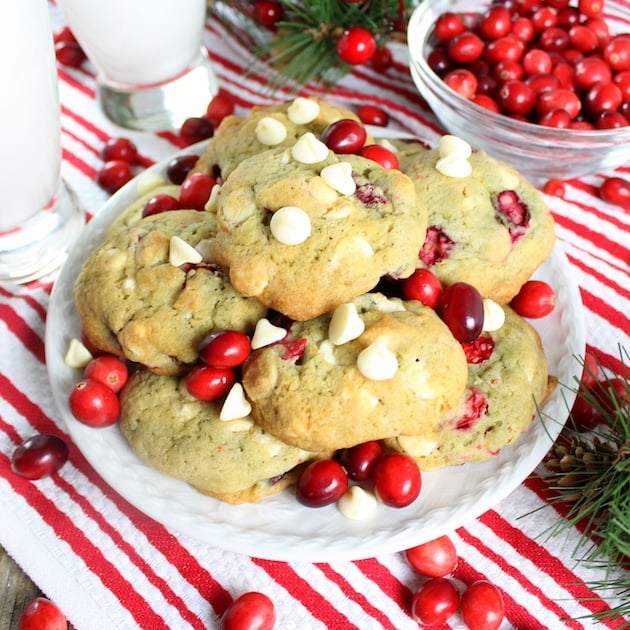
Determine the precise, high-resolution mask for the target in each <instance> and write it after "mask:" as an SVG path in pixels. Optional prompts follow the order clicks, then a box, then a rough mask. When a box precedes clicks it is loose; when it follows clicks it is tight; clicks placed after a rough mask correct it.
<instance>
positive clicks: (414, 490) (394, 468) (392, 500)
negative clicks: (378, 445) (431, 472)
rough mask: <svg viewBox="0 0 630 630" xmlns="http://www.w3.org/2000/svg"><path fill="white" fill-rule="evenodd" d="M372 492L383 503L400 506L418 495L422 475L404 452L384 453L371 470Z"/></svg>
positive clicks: (403, 505) (410, 501)
mask: <svg viewBox="0 0 630 630" xmlns="http://www.w3.org/2000/svg"><path fill="white" fill-rule="evenodd" d="M372 482H373V484H374V493H375V494H376V496H377V497H378V499H379V500H380V501H381V502H382V503H384V504H385V505H389V506H391V507H397V508H402V507H405V506H407V505H410V504H411V503H413V502H414V501H415V500H416V499H417V498H418V496H419V495H420V489H421V487H422V476H421V474H420V469H419V468H418V465H417V464H416V462H415V461H414V460H413V459H412V458H411V457H409V456H408V455H405V454H404V453H386V454H385V455H383V456H382V457H380V458H379V459H378V460H377V461H376V464H375V465H374V469H373V471H372Z"/></svg>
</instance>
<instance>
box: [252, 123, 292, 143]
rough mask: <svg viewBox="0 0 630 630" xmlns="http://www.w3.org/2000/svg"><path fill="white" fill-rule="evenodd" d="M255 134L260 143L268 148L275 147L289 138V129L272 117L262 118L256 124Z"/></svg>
mask: <svg viewBox="0 0 630 630" xmlns="http://www.w3.org/2000/svg"><path fill="white" fill-rule="evenodd" d="M254 133H255V134H256V139H257V140H258V142H260V144H264V145H265V146H268V147H274V146H276V145H277V144H280V143H281V142H284V141H285V140H286V138H287V128H286V127H285V126H284V125H283V124H282V122H280V121H279V120H278V119H277V118H273V117H272V116H265V117H264V118H261V119H260V120H259V121H258V123H257V124H256V129H255V130H254Z"/></svg>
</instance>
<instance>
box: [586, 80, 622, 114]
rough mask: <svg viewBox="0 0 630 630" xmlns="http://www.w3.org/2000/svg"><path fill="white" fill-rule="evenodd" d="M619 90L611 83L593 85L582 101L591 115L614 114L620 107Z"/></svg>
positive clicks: (602, 82)
mask: <svg viewBox="0 0 630 630" xmlns="http://www.w3.org/2000/svg"><path fill="white" fill-rule="evenodd" d="M621 100H622V97H621V90H620V89H619V87H617V86H616V85H615V84H614V83H612V82H604V81H601V82H599V83H595V85H593V86H592V87H591V88H590V89H589V90H588V92H587V93H586V97H585V99H584V104H585V107H586V109H587V110H588V111H589V112H590V113H591V114H601V113H602V112H614V111H615V110H616V109H617V108H618V107H619V106H620V105H621Z"/></svg>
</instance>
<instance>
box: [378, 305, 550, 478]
mask: <svg viewBox="0 0 630 630" xmlns="http://www.w3.org/2000/svg"><path fill="white" fill-rule="evenodd" d="M504 311H505V323H504V324H503V326H502V327H501V328H500V329H499V330H497V331H494V332H492V333H482V335H481V336H480V337H479V338H478V339H477V340H476V341H474V342H472V343H470V344H465V345H464V347H465V350H466V354H467V357H468V385H467V387H466V393H465V395H464V396H463V397H462V400H461V402H460V404H459V407H458V409H457V410H456V411H455V412H454V413H450V414H447V415H446V416H444V417H443V418H442V419H441V420H440V422H438V424H437V425H436V426H435V428H434V430H432V431H427V432H426V433H423V434H418V435H415V436H414V435H401V436H398V437H396V438H393V439H388V440H386V444H387V445H388V446H389V447H390V448H393V449H394V450H399V451H403V452H405V453H408V454H409V455H411V456H413V457H414V458H415V459H416V461H417V462H418V465H419V466H420V468H421V469H422V470H433V469H437V468H443V467H445V466H454V465H459V464H463V463H465V462H480V461H484V460H488V459H491V458H492V457H494V456H495V455H496V454H497V453H498V452H499V450H500V449H502V448H503V447H505V446H507V445H508V444H511V443H512V442H514V440H516V439H517V438H518V436H519V435H521V434H522V433H523V432H524V431H527V429H528V427H529V426H530V425H531V422H532V420H533V418H534V414H535V412H536V409H537V407H539V406H540V405H542V403H543V402H544V401H545V399H546V397H547V395H548V394H549V392H550V389H551V388H552V387H553V378H551V377H549V374H548V368H547V361H546V359H545V355H544V353H543V349H542V345H541V342H540V338H539V336H538V333H537V332H536V330H535V329H534V328H533V327H532V326H531V325H530V324H529V323H528V322H527V321H526V320H524V319H523V318H521V317H519V316H518V315H517V314H516V313H515V312H514V311H513V310H511V309H510V308H509V307H507V306H506V307H504Z"/></svg>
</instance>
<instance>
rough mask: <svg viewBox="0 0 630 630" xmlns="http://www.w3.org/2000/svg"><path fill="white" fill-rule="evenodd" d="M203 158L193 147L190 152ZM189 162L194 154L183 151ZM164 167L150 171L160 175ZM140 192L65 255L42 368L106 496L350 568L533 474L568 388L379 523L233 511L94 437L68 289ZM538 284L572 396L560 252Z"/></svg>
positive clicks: (577, 367) (575, 368)
mask: <svg viewBox="0 0 630 630" xmlns="http://www.w3.org/2000/svg"><path fill="white" fill-rule="evenodd" d="M202 148H203V145H197V146H196V147H194V149H195V150H196V151H197V152H200V151H201V149H202ZM189 152H191V149H190V148H189V149H188V150H187V151H184V152H182V153H189ZM166 164H167V161H165V162H163V163H160V164H157V165H156V166H154V167H153V170H156V171H158V172H164V170H165V167H166ZM135 186H136V185H135V182H133V181H132V182H130V183H129V184H127V185H126V186H125V187H124V188H123V189H121V190H120V191H119V192H118V193H116V194H115V195H113V196H112V197H111V199H110V200H109V201H108V202H107V203H106V204H105V205H104V207H103V208H102V210H101V211H100V212H99V213H98V214H97V215H96V216H95V218H94V219H93V220H92V221H91V222H90V223H89V224H88V226H87V227H86V229H85V231H84V233H83V235H82V237H81V239H80V242H79V243H78V244H77V245H76V246H75V247H74V249H73V250H72V251H71V252H70V255H69V257H68V260H67V262H66V263H65V265H64V267H63V268H62V270H61V272H60V275H59V278H58V280H57V283H56V284H55V287H54V290H53V293H52V296H51V300H50V308H49V312H48V320H47V327H46V361H47V366H48V373H49V378H50V382H51V386H52V391H53V394H54V397H55V400H56V402H57V405H58V406H59V409H60V410H61V414H62V417H63V419H64V421H65V423H66V425H67V427H68V431H69V433H70V435H71V436H72V439H73V440H74V442H75V444H76V445H77V447H78V448H79V449H80V450H81V452H82V453H83V455H84V456H85V457H86V459H87V460H88V461H89V462H90V464H91V465H92V466H93V467H94V469H95V470H96V471H97V472H98V473H99V474H100V475H101V476H102V477H103V479H105V481H106V482H107V483H108V484H109V485H110V486H111V487H112V488H114V489H115V490H116V491H117V492H119V493H120V494H121V495H122V496H123V497H125V498H126V499H127V500H128V501H130V502H131V503H132V504H133V505H135V506H136V507H137V508H139V509H140V510H141V511H143V512H144V513H146V514H148V515H149V516H151V517H152V518H154V519H155V520H157V521H159V522H160V523H162V524H163V525H166V526H168V527H171V528H173V529H174V530H176V531H178V532H180V533H183V534H186V535H188V536H190V537H192V538H194V539H197V540H199V541H202V542H205V543H208V544H210V545H213V546H218V547H221V548H224V549H228V550H232V551H237V552H241V553H245V554H248V555H251V556H255V557H260V558H268V559H275V560H289V561H312V562H315V561H317V562H322V561H332V560H341V559H345V560H351V559H352V560H355V559H360V558H368V557H373V556H376V555H379V554H383V553H386V552H394V551H400V550H402V549H405V548H408V547H412V546H414V545H417V544H420V543H421V542H425V541H427V540H431V539H433V538H436V537H437V536H440V535H442V534H444V533H448V532H450V531H452V530H454V529H456V528H458V527H460V526H462V525H464V524H466V523H467V522H468V521H470V520H472V519H474V518H476V517H478V516H480V515H481V514H483V513H484V512H486V511H487V510H489V509H490V508H492V507H493V506H494V505H496V504H497V503H498V502H499V501H501V500H502V499H503V498H504V497H505V496H507V495H508V494H509V493H510V492H512V490H514V489H515V488H516V487H517V486H519V485H520V484H521V482H522V481H523V480H524V479H525V478H526V477H527V476H528V475H529V474H530V472H531V471H532V470H533V469H534V468H535V467H536V466H537V464H538V463H539V462H540V460H541V459H542V458H543V457H544V455H545V454H546V453H547V451H548V450H549V447H550V446H551V444H552V442H553V440H554V439H555V437H556V436H557V435H558V433H559V432H560V429H561V427H562V424H564V421H565V419H566V417H567V409H568V408H569V406H570V405H571V404H572V402H573V397H574V395H573V394H572V391H571V390H569V389H566V388H556V390H555V392H554V393H553V395H552V396H551V397H550V399H549V400H548V401H547V402H546V403H545V405H544V407H543V410H542V412H543V413H542V416H543V418H544V421H542V422H541V420H540V419H536V421H535V422H534V424H533V425H532V426H531V428H530V429H529V430H528V431H527V433H525V434H523V435H522V436H521V437H520V438H519V440H517V442H515V443H514V444H513V445H511V446H509V447H507V448H505V449H503V450H502V451H501V452H500V453H499V455H498V456H497V457H496V458H494V459H492V460H491V461H488V462H484V463H480V464H465V465H463V466H459V467H453V468H448V469H443V470H440V471H435V472H430V473H425V474H424V475H423V488H422V492H421V495H420V497H419V498H418V499H417V500H416V501H415V502H414V503H413V504H412V505H410V506H408V507H406V508H403V509H395V508H388V507H385V506H383V505H379V507H378V510H377V513H376V515H375V517H374V518H373V519H371V520H369V521H366V522H355V521H352V520H348V519H346V518H344V517H343V516H342V515H341V514H340V513H339V512H338V510H337V508H336V507H335V506H327V507H325V508H318V509H314V508H307V507H303V506H302V505H300V504H299V503H298V502H297V500H296V499H295V497H294V496H293V494H292V493H291V492H290V491H288V490H287V491H283V492H282V493H280V494H279V495H276V496H273V497H270V498H268V499H265V500H263V501H261V502H259V503H256V504H245V505H238V506H232V505H228V504H226V503H222V502H220V501H217V500H215V499H212V498H209V497H206V496H204V495H201V494H199V493H198V492H196V491H195V490H194V489H193V488H192V487H190V486H189V485H187V484H186V483H184V482H181V481H178V480H176V479H172V478H170V477H166V476H164V475H162V474H160V473H158V472H156V471H155V470H153V469H151V468H149V467H148V466H146V465H145V464H144V463H142V462H141V461H140V459H138V457H136V455H135V454H134V453H133V452H132V451H131V449H130V448H129V446H128V444H127V442H126V440H125V438H124V437H123V435H122V433H121V432H120V430H119V429H118V428H117V427H116V426H113V427H108V428H105V429H93V428H90V427H87V426H85V425H83V424H81V423H80V422H77V421H76V420H75V419H74V418H73V416H72V415H71V413H70V411H69V409H68V405H67V400H68V395H69V392H70V390H71V389H72V387H73V385H74V384H75V383H76V382H77V381H78V380H79V379H80V377H81V374H80V371H78V370H74V369H71V368H69V367H68V366H67V365H66V364H65V363H64V356H65V354H66V351H67V348H68V344H69V343H70V340H71V339H72V338H78V337H79V334H80V330H81V329H80V323H79V319H78V317H77V314H76V311H75V308H74V302H73V298H72V287H73V284H74V280H75V278H76V277H77V274H78V272H79V270H80V268H81V266H82V264H83V262H84V260H85V259H86V258H87V256H88V255H89V253H90V252H91V251H92V250H93V248H94V247H95V246H96V245H98V244H99V243H100V242H101V240H102V238H103V234H104V232H105V230H106V228H107V226H108V225H109V223H110V222H111V221H112V219H113V218H114V217H115V216H116V215H117V214H119V212H121V211H122V210H123V209H125V208H126V207H127V206H128V205H129V204H130V203H131V202H132V201H133V200H134V199H136V197H137V193H136V187H135ZM536 276H537V277H539V278H541V279H544V280H546V281H547V282H549V283H550V284H551V285H552V286H553V287H554V289H555V291H556V293H557V297H558V306H557V308H556V309H555V310H554V312H553V313H552V314H551V315H549V316H547V317H546V318H543V319H541V320H538V321H533V323H534V325H535V326H536V328H537V329H538V331H539V333H540V335H541V337H542V340H543V345H544V348H545V352H546V355H547V359H548V361H549V365H550V370H551V373H552V374H554V375H555V376H557V377H558V380H559V382H560V383H562V384H564V385H567V386H570V387H572V386H573V385H574V384H575V378H576V377H579V375H580V372H581V364H580V361H579V357H581V356H583V354H584V348H585V341H584V337H585V333H584V324H583V316H582V303H581V300H580V294H579V291H578V287H577V285H576V283H575V280H574V275H573V274H572V272H571V269H570V267H569V263H568V261H567V259H566V257H565V256H564V254H563V252H562V251H561V249H560V247H559V246H556V248H555V249H554V251H553V253H552V255H551V257H550V258H549V260H548V261H547V262H546V263H545V264H544V265H543V266H542V268H541V269H540V270H539V271H538V272H537V274H536ZM552 419H553V420H552Z"/></svg>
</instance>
